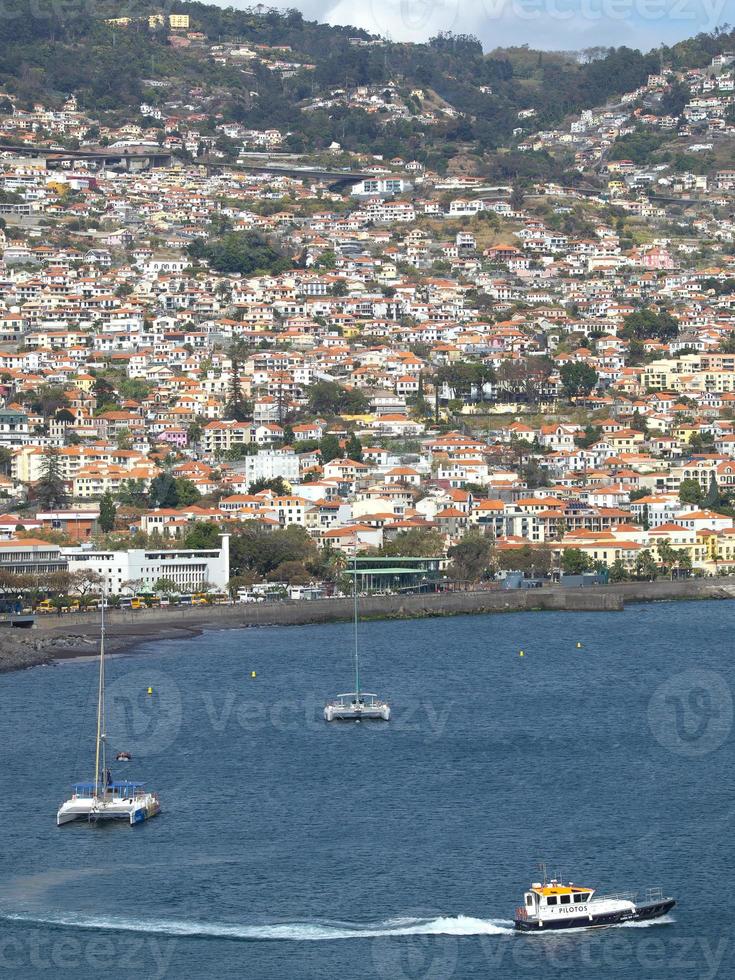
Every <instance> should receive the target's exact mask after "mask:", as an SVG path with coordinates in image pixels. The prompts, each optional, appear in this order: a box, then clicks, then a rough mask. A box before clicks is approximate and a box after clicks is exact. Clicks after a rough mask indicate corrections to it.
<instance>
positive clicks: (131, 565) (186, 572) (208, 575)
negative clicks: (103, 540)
mask: <svg viewBox="0 0 735 980" xmlns="http://www.w3.org/2000/svg"><path fill="white" fill-rule="evenodd" d="M62 551H63V555H64V557H65V558H66V560H67V561H68V563H69V571H70V572H78V571H90V570H94V571H95V572H99V573H100V574H102V575H104V576H105V579H106V581H107V586H108V588H109V590H110V592H112V593H113V594H118V593H121V592H124V591H125V590H126V588H127V589H132V591H141V590H142V591H145V590H149V589H152V588H153V586H154V585H155V584H156V582H158V580H159V579H168V580H170V581H171V582H174V583H175V585H176V587H177V589H178V590H179V591H180V592H182V593H188V592H196V591H197V590H198V589H200V588H201V587H202V586H203V585H206V586H207V587H210V588H211V587H214V588H217V589H225V588H226V587H227V583H228V582H229V580H230V536H229V534H223V535H222V543H221V545H220V547H219V548H203V549H196V550H195V549H191V548H172V549H171V550H170V551H167V550H164V549H153V550H150V551H146V550H144V549H143V548H131V549H129V550H128V551H92V550H90V549H88V548H63V549H62ZM128 583H134V585H129V584H128Z"/></svg>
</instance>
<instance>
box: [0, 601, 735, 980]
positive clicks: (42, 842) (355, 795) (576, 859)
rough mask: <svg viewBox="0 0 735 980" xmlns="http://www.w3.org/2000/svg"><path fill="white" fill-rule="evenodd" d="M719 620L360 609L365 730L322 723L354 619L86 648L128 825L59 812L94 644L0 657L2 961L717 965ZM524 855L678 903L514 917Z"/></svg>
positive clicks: (532, 971)
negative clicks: (651, 911) (385, 615)
mask: <svg viewBox="0 0 735 980" xmlns="http://www.w3.org/2000/svg"><path fill="white" fill-rule="evenodd" d="M734 621H735V608H734V607H733V603H732V602H729V601H719V602H698V603H658V604H653V605H644V606H631V607H629V608H628V609H627V610H626V611H625V612H623V613H590V614H584V613H574V614H569V613H520V614H509V615H503V616H483V617H480V616H471V617H470V616H468V617H458V618H451V619H434V620H421V621H413V622H385V623H379V622H371V623H365V624H362V625H361V627H360V644H361V648H362V651H363V653H362V680H363V684H364V685H365V687H366V689H367V690H369V691H375V692H377V693H379V694H381V695H383V696H385V697H386V698H388V699H389V700H390V702H391V704H392V706H393V719H392V721H391V722H390V723H389V724H384V723H363V724H360V725H338V724H332V725H326V724H325V723H324V722H323V721H322V720H321V709H322V706H323V702H324V699H325V697H329V696H332V695H334V694H337V693H340V692H342V691H345V690H350V689H351V674H350V670H351V643H352V633H351V627H350V625H349V624H335V625H329V626H308V627H290V628H272V629H246V630H240V631H222V632H210V633H207V634H205V635H204V636H201V637H198V638H195V639H191V640H186V641H178V640H177V641H165V642H153V641H152V642H151V643H150V644H148V645H147V646H145V647H142V648H139V650H138V652H136V653H134V654H132V655H128V656H122V657H115V658H111V659H110V660H109V661H108V702H109V705H110V718H109V724H108V738H109V744H110V746H111V748H112V750H113V751H117V750H120V749H126V750H128V751H130V752H132V754H133V761H132V762H131V763H128V764H118V765H117V766H114V763H113V769H114V773H115V775H116V776H119V777H122V778H124V777H128V778H134V779H143V780H145V781H146V782H147V784H148V785H149V786H151V787H152V788H155V789H156V790H158V792H159V793H160V796H161V798H162V802H163V808H164V809H163V813H162V814H161V815H160V816H159V817H157V818H156V819H154V820H151V821H149V822H147V823H146V824H144V825H142V826H139V827H135V828H131V827H129V826H127V825H124V824H119V825H103V826H98V827H89V826H87V825H84V824H80V825H70V826H67V827H64V828H61V829H57V827H56V826H55V813H56V809H57V806H58V804H59V803H60V802H61V800H62V799H64V798H65V796H66V795H67V793H68V790H69V787H70V784H71V783H72V782H73V781H74V780H77V779H89V778H91V777H92V775H93V768H94V762H93V750H94V746H93V741H94V738H93V735H94V726H95V699H96V678H97V666H96V663H95V662H93V661H74V662H68V663H65V664H62V665H59V666H54V667H45V668H36V669H33V670H29V671H25V672H22V673H17V674H9V675H4V676H0V752H1V755H0V759H1V761H0V774H1V776H2V779H1V783H0V786H1V792H0V976H8V977H21V978H25V977H46V976H47V977H56V976H61V975H72V974H73V975H74V976H75V977H76V978H87V977H90V978H91V977H99V976H100V975H101V974H106V975H108V976H111V977H125V976H133V975H134V974H135V975H137V976H143V977H146V978H151V977H156V978H157V977H169V978H189V977H192V978H194V977H216V978H221V977H238V978H253V980H290V978H294V980H296V978H298V980H304V978H320V980H321V978H324V980H330V978H340V980H345V978H347V980H351V978H378V980H382V978H385V980H450V978H457V980H464V978H475V977H478V978H480V977H481V978H486V977H502V978H515V977H529V978H530V977H534V978H538V977H544V978H547V977H549V978H555V977H564V978H569V977H582V976H584V977H589V976H592V975H594V976H595V977H596V978H615V980H627V978H635V980H638V978H646V980H647V978H656V977H662V978H663V977H667V978H668V977H673V978H676V980H679V978H703V980H704V978H706V980H711V978H714V977H723V978H724V977H731V976H733V973H734V971H735V951H734V949H733V941H734V940H733V938H732V925H731V916H730V911H729V908H728V907H727V903H728V890H729V883H730V882H731V881H732V879H733V871H734V870H735V868H734V865H735V848H734V847H733V843H732V841H733V831H734V830H735V792H734V790H733V732H732V723H733V683H734V679H735V668H734V667H733V624H734ZM578 644H581V646H578ZM521 649H522V650H523V652H524V656H523V657H521V656H520V655H519V651H520V650H521ZM252 671H255V672H256V675H257V676H256V677H255V678H253V677H251V672H252ZM148 688H152V694H148V693H147V692H148ZM540 860H544V861H546V862H547V864H548V868H549V871H550V872H556V871H558V872H559V875H560V876H561V877H562V878H563V879H565V880H571V879H574V880H575V882H577V883H580V884H584V885H588V886H590V887H595V888H597V889H598V890H599V891H601V892H610V891H620V890H642V889H643V888H645V887H647V886H649V885H660V886H661V887H662V888H663V889H664V891H665V892H666V893H667V894H671V895H674V896H675V897H676V898H677V899H678V901H679V904H678V906H677V907H676V908H675V909H674V911H673V912H672V913H671V914H670V915H669V916H668V917H667V918H666V919H665V920H663V921H661V922H657V923H650V924H641V925H638V926H635V925H629V926H621V927H614V928H608V929H598V930H579V931H574V932H569V933H562V934H556V935H554V934H552V935H549V934H543V935H538V936H522V935H516V934H514V933H513V930H512V917H513V912H514V908H515V906H517V905H518V904H520V903H521V900H522V894H523V891H524V890H525V888H526V887H527V886H528V884H529V883H530V881H531V880H536V879H537V878H538V876H539V872H538V870H537V868H536V866H537V863H538V862H539V861H540Z"/></svg>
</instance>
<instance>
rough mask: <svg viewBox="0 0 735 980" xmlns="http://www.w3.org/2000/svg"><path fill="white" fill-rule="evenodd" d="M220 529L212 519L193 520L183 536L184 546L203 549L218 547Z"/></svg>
mask: <svg viewBox="0 0 735 980" xmlns="http://www.w3.org/2000/svg"><path fill="white" fill-rule="evenodd" d="M221 533H222V529H221V528H220V526H219V524H215V523H214V521H194V523H193V524H192V526H191V528H190V529H189V530H188V531H187V532H186V535H185V536H184V547H185V548H195V549H197V550H204V549H207V548H218V547H219V544H220V535H221Z"/></svg>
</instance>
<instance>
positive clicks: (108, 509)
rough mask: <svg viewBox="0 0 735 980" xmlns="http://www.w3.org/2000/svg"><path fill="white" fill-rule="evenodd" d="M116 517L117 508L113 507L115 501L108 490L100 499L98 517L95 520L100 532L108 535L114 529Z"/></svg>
mask: <svg viewBox="0 0 735 980" xmlns="http://www.w3.org/2000/svg"><path fill="white" fill-rule="evenodd" d="M116 515H117V508H116V507H115V501H114V500H113V497H112V494H111V493H110V492H109V490H108V491H107V493H104V494H103V495H102V497H101V499H100V516H99V518H98V519H97V524H98V525H99V529H100V531H102V532H103V533H104V534H109V532H110V531H112V530H113V529H114V527H115V517H116Z"/></svg>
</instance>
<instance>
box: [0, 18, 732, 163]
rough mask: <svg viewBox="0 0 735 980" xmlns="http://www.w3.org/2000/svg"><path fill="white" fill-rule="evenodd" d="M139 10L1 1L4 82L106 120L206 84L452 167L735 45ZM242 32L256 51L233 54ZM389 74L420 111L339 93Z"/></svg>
mask: <svg viewBox="0 0 735 980" xmlns="http://www.w3.org/2000/svg"><path fill="white" fill-rule="evenodd" d="M172 12H174V13H181V14H188V15H189V24H188V26H187V29H186V31H184V32H183V33H182V32H181V31H178V32H175V31H172V30H171V28H170V22H169V14H170V13H172ZM124 15H125V18H127V19H128V23H126V24H125V25H124V26H123V25H121V23H120V18H121V5H120V4H119V3H112V2H109V3H105V2H102V3H99V4H95V6H94V10H93V12H91V13H90V12H85V10H82V11H81V12H80V11H79V10H78V9H74V10H70V11H69V12H68V14H67V13H65V7H64V6H63V5H61V6H60V5H57V4H54V3H49V2H45V0H34V2H30V0H7V2H6V3H5V4H4V5H3V10H2V12H0V85H2V86H3V87H4V88H5V90H6V91H7V92H8V93H12V94H13V95H14V96H16V97H17V99H18V104H19V105H20V106H26V107H28V106H31V105H32V104H33V103H34V102H36V101H41V102H43V103H45V104H50V105H53V104H60V103H61V102H63V100H64V99H65V98H66V97H67V96H68V95H69V94H70V93H74V94H75V95H76V97H77V99H78V101H79V105H80V108H81V109H83V110H85V111H87V112H91V113H95V114H98V115H100V116H101V117H102V118H103V119H105V120H106V121H107V122H112V121H117V122H120V121H122V119H124V118H134V117H135V115H136V114H138V115H140V112H141V110H140V106H141V104H151V105H156V104H157V103H158V104H162V102H163V101H164V100H166V101H169V102H170V101H171V100H172V99H175V98H178V99H184V100H186V99H187V98H188V97H189V96H190V94H191V92H192V90H194V91H195V92H196V94H197V98H199V99H200V100H201V103H200V104H201V106H202V109H203V111H205V112H206V113H207V114H208V115H210V116H212V117H214V116H216V117H218V118H219V120H220V121H222V120H224V121H228V120H231V121H233V122H245V121H246V122H247V123H248V125H252V126H253V127H259V126H260V127H262V126H274V127H278V128H280V129H282V130H287V131H288V133H289V141H288V144H287V148H290V149H294V150H303V149H307V150H316V151H318V150H320V149H323V148H325V147H328V146H329V145H330V144H331V143H333V142H338V143H339V144H340V146H341V147H343V148H344V149H345V150H348V151H369V152H372V153H376V152H377V153H383V154H384V155H385V156H388V157H390V156H394V155H396V154H398V153H399V152H400V153H401V154H402V155H406V154H410V155H412V156H414V157H415V158H416V159H420V160H422V161H424V162H427V163H429V164H432V165H434V166H438V167H440V168H441V166H442V164H446V161H447V159H449V158H451V157H452V156H453V155H455V154H456V153H457V152H461V151H462V148H463V147H467V148H471V151H472V152H473V153H475V154H480V155H482V154H484V153H486V152H492V151H494V150H496V149H497V148H498V147H502V146H505V145H507V144H508V142H509V141H510V140H511V139H513V136H514V130H515V131H516V133H515V135H516V137H517V135H518V131H519V128H520V129H523V123H522V122H521V123H520V124H519V113H521V114H522V116H521V118H523V117H524V115H526V116H528V118H531V117H532V118H533V127H534V128H535V129H538V128H544V127H548V126H552V125H555V124H557V123H558V122H559V121H560V120H561V119H563V117H564V116H566V115H567V114H569V113H571V112H577V111H579V110H580V109H583V108H587V107H592V106H595V105H599V104H602V103H604V102H605V101H606V100H607V99H609V98H611V97H614V96H616V95H619V94H622V93H623V92H629V91H631V90H633V89H636V88H637V87H638V86H640V85H641V84H643V83H644V82H645V80H646V78H647V77H648V76H649V75H650V74H651V73H653V72H656V71H658V70H659V69H660V67H661V64H662V62H665V63H666V64H667V65H668V66H670V67H671V68H673V69H676V68H680V67H701V66H704V65H706V64H708V63H709V61H710V60H711V58H712V56H713V55H716V54H718V53H721V52H722V51H725V50H727V49H728V48H732V47H733V45H734V44H735V32H730V33H727V32H715V33H714V34H711V35H699V36H697V37H696V38H693V39H690V40H688V41H685V42H682V43H680V44H677V45H675V46H674V47H672V48H663V49H657V50H656V51H654V52H649V53H642V52H640V51H637V50H633V49H630V48H625V47H621V48H617V49H603V48H596V49H592V50H590V51H588V52H584V53H581V54H579V55H576V54H573V53H554V52H541V51H532V50H529V49H527V48H514V49H498V50H495V51H492V52H490V53H485V52H483V49H482V46H481V44H480V42H479V41H478V40H477V39H476V38H473V37H470V36H466V35H459V36H457V35H452V34H441V35H439V36H437V37H435V38H432V39H431V40H430V41H428V42H427V43H425V44H405V43H403V44H397V43H392V42H385V41H383V40H382V39H379V38H377V37H371V36H370V35H369V34H367V33H366V32H364V31H361V30H358V29H355V28H349V27H331V26H327V25H323V24H317V23H315V22H311V21H308V20H305V19H304V17H303V16H302V15H301V14H300V13H299V12H297V11H288V12H285V13H283V14H280V13H278V12H275V11H270V12H263V13H257V12H253V11H238V10H232V9H222V8H220V7H215V6H210V5H207V4H202V3H181V4H177V5H176V6H175V7H171V6H167V7H166V8H165V9H164V8H161V7H157V6H155V5H152V4H150V3H138V2H136V0H133V2H131V3H127V4H125V6H124ZM113 19H117V21H118V22H117V23H110V22H109V21H110V20H113ZM237 44H244V45H249V46H251V47H252V49H253V50H255V51H256V53H257V57H251V58H248V59H247V60H245V61H243V62H238V60H237V57H235V56H233V57H230V56H229V54H230V53H231V51H232V46H233V45H237ZM222 51H224V52H225V54H224V55H221V52H222ZM279 57H280V58H281V59H282V63H281V62H279V61H278V59H279ZM284 66H285V67H284ZM390 83H392V84H393V85H398V86H399V94H401V95H402V97H403V98H405V100H406V103H407V105H408V106H409V108H410V109H411V112H409V114H408V116H407V118H399V119H389V120H386V118H385V116H384V115H383V116H382V117H381V115H380V113H377V112H373V113H371V112H370V111H368V110H367V109H365V108H360V107H356V106H354V105H348V104H345V103H344V102H343V103H340V102H336V103H334V104H329V96H330V94H331V93H332V92H333V91H334V89H335V88H338V89H341V90H348V89H350V88H354V87H356V86H383V85H388V84H390ZM417 89H418V90H421V91H424V92H429V93H430V99H432V100H434V102H435V104H436V105H439V106H445V107H446V112H445V113H444V115H443V116H442V114H441V113H437V118H436V119H435V120H432V121H431V124H429V123H427V120H426V113H425V112H422V106H421V105H420V104H419V102H418V100H417V99H416V98H415V97H414V96H412V95H411V93H412V92H414V91H415V90H417ZM412 98H413V99H414V102H415V105H414V104H413V103H412V102H411V99H412ZM529 125H530V124H529ZM526 128H527V129H528V126H527V127H526Z"/></svg>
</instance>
